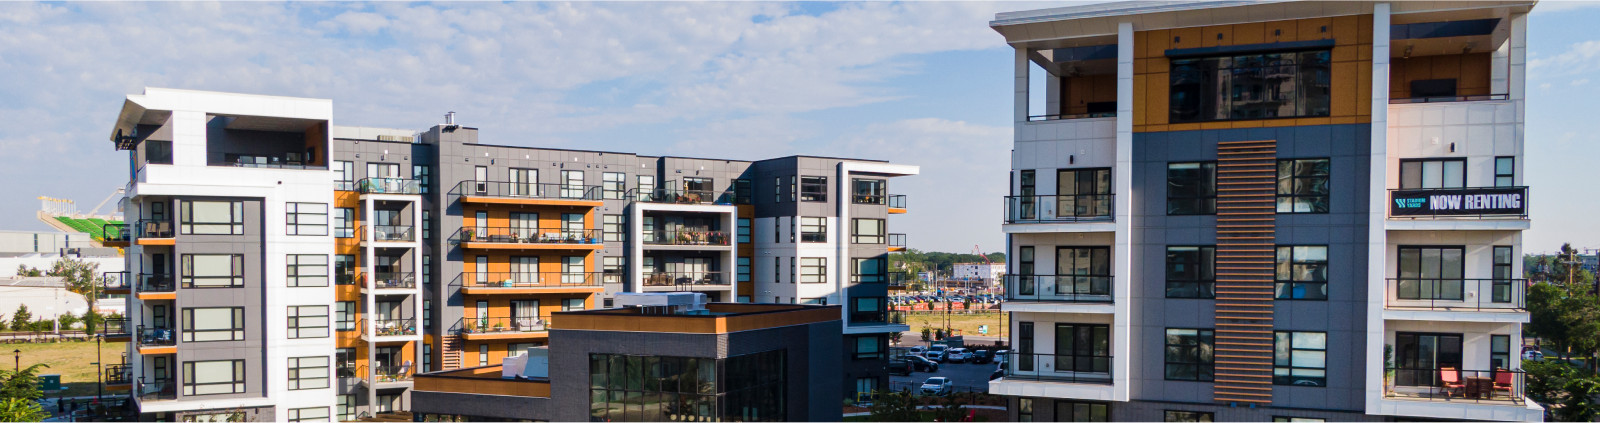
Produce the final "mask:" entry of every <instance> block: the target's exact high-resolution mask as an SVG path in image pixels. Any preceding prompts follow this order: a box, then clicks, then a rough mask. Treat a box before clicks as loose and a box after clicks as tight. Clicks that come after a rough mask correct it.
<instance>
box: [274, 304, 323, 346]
mask: <svg viewBox="0 0 1600 423" xmlns="http://www.w3.org/2000/svg"><path fill="white" fill-rule="evenodd" d="M288 307H289V308H288V313H287V317H288V318H287V321H286V322H285V327H286V329H285V331H284V335H285V337H286V338H288V339H315V338H327V337H329V336H332V333H333V327H332V326H331V325H330V324H331V323H332V321H333V316H331V315H329V310H328V306H326V305H298V306H288ZM318 308H321V309H322V314H320V315H319V314H301V313H303V312H305V311H306V310H311V311H313V312H314V311H315V310H316V309H318ZM319 317H320V318H322V326H316V325H306V326H303V325H301V322H300V321H301V320H302V319H311V320H312V321H313V323H314V322H315V319H316V318H319ZM317 329H321V331H322V332H321V333H322V334H321V335H315V333H316V332H315V330H317ZM307 330H311V331H313V332H312V334H313V335H310V336H307V335H305V334H304V333H303V332H304V331H307Z"/></svg>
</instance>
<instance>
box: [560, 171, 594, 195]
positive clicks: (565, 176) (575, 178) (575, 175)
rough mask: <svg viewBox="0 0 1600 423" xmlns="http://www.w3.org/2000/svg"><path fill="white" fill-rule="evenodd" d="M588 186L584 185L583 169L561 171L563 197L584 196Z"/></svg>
mask: <svg viewBox="0 0 1600 423" xmlns="http://www.w3.org/2000/svg"><path fill="white" fill-rule="evenodd" d="M586 188H588V187H585V186H583V171H581V170H563V171H561V198H584V197H585V194H588V189H586Z"/></svg>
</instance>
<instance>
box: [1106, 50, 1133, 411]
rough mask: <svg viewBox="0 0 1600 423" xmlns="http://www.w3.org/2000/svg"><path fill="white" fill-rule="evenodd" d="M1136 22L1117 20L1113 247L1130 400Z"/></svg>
mask: <svg viewBox="0 0 1600 423" xmlns="http://www.w3.org/2000/svg"><path fill="white" fill-rule="evenodd" d="M1133 40H1134V39H1133V22H1121V23H1118V24H1117V156H1116V166H1115V168H1114V169H1113V170H1112V171H1113V172H1114V173H1115V174H1114V175H1112V177H1111V180H1112V184H1113V187H1112V189H1111V192H1112V193H1113V194H1114V197H1112V206H1111V208H1112V209H1113V210H1114V214H1115V215H1116V216H1115V219H1116V228H1117V229H1116V240H1115V241H1114V245H1113V246H1112V247H1111V256H1112V263H1111V266H1112V268H1111V274H1112V281H1111V285H1112V291H1113V292H1112V294H1113V295H1112V297H1113V298H1114V299H1115V301H1116V303H1115V305H1114V310H1115V311H1114V312H1113V314H1112V316H1113V317H1112V319H1113V320H1112V327H1111V337H1112V340H1111V349H1112V353H1111V354H1112V357H1113V359H1112V363H1111V375H1112V384H1113V389H1112V393H1111V398H1112V400H1115V401H1127V400H1128V392H1129V384H1130V383H1131V380H1130V379H1129V378H1128V373H1129V369H1131V367H1130V363H1131V362H1132V361H1131V359H1132V356H1133V353H1132V351H1133V350H1132V345H1131V342H1132V336H1131V334H1130V331H1131V330H1132V325H1130V324H1129V323H1130V322H1129V319H1131V318H1132V312H1131V310H1132V307H1131V304H1129V302H1130V301H1131V300H1132V299H1133V297H1131V296H1129V295H1128V293H1129V291H1132V290H1133V251H1132V247H1133V110H1134V106H1135V105H1134V101H1135V100H1134V98H1133V49H1134V45H1133Z"/></svg>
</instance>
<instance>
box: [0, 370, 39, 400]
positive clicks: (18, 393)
mask: <svg viewBox="0 0 1600 423" xmlns="http://www.w3.org/2000/svg"><path fill="white" fill-rule="evenodd" d="M41 368H50V366H48V365H45V364H44V363H39V364H35V365H32V366H28V368H26V369H22V371H11V370H0V380H4V381H5V382H0V400H10V399H25V400H28V401H38V400H39V399H40V398H44V392H43V391H40V390H39V374H38V373H39V369H41Z"/></svg>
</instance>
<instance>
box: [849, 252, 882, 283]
mask: <svg viewBox="0 0 1600 423" xmlns="http://www.w3.org/2000/svg"><path fill="white" fill-rule="evenodd" d="M886 261H888V260H887V259H885V258H884V257H873V258H858V259H851V263H850V270H851V271H850V274H851V277H852V279H853V280H852V282H855V283H883V282H884V281H886V280H888V278H889V275H888V270H889V266H888V265H886V264H885V262H886Z"/></svg>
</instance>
